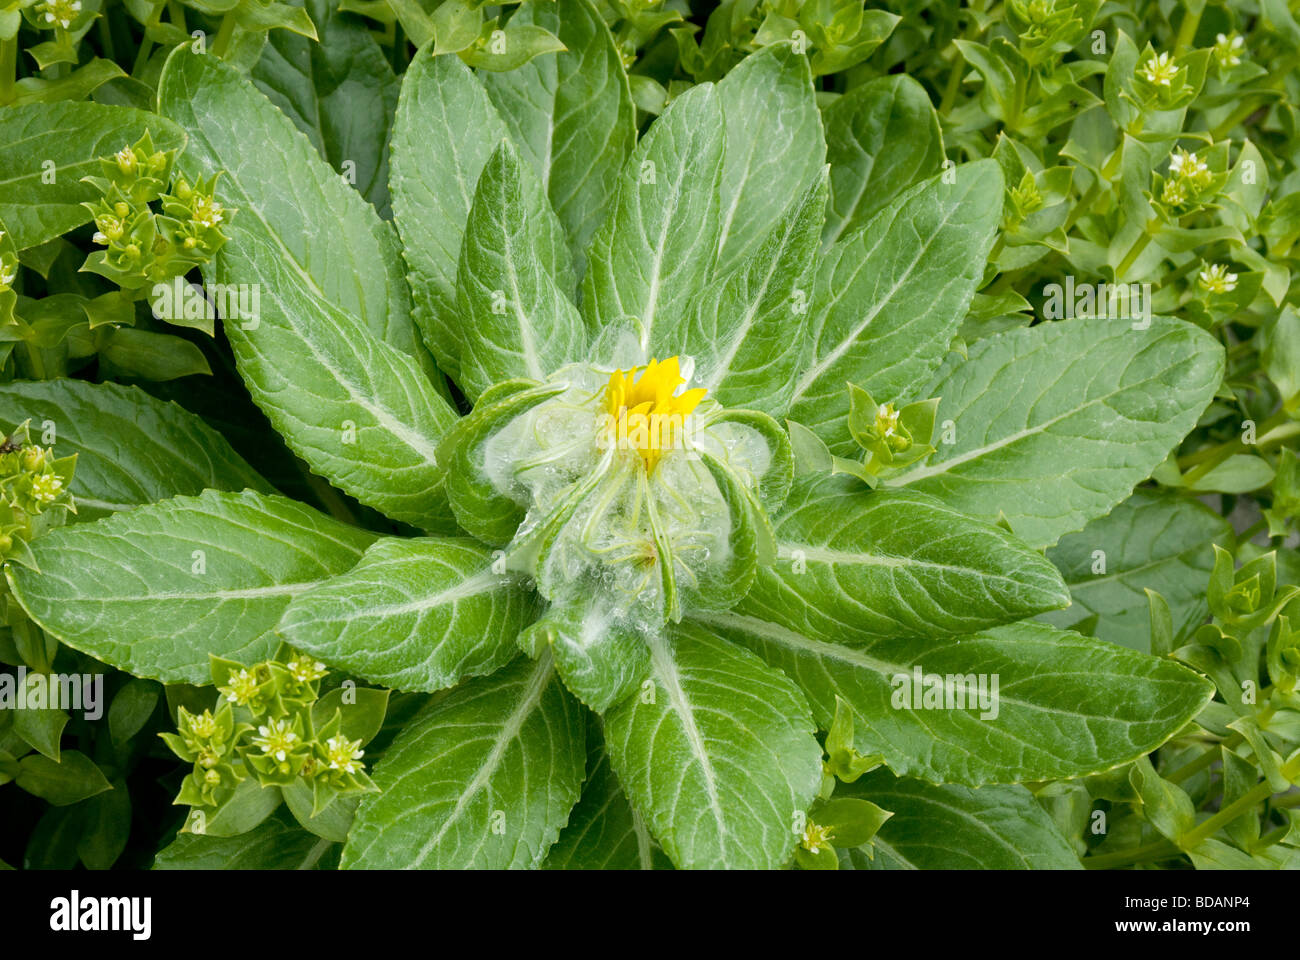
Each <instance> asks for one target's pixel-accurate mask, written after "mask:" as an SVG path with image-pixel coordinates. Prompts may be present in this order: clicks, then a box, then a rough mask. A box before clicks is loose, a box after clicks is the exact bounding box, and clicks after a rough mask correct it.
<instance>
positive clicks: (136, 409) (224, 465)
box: [0, 379, 272, 520]
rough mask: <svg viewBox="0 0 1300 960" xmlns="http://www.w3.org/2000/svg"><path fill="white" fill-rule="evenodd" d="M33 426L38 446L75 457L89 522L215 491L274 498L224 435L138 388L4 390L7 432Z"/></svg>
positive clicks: (64, 384) (77, 385)
mask: <svg viewBox="0 0 1300 960" xmlns="http://www.w3.org/2000/svg"><path fill="white" fill-rule="evenodd" d="M28 419H30V420H31V421H32V424H31V431H32V440H33V442H37V443H42V444H45V445H47V446H52V447H54V450H55V452H56V453H57V454H58V455H59V456H61V457H62V456H69V455H72V454H76V456H77V471H76V475H75V477H74V479H73V482H72V494H73V498H74V499H75V501H76V504H77V515H78V517H79V518H80V519H83V520H93V519H95V518H96V517H99V516H103V515H105V514H107V513H112V512H115V511H118V510H129V509H131V508H132V507H136V506H139V505H140V504H143V503H153V502H154V501H155V500H165V499H166V498H168V497H173V496H177V495H178V494H191V495H193V494H199V493H202V492H203V491H204V490H205V489H209V488H216V489H218V490H243V489H244V488H245V487H247V488H250V489H253V490H257V491H258V492H259V493H270V492H272V489H271V487H270V485H269V484H267V482H266V481H265V480H263V479H262V478H261V477H259V476H258V475H257V473H256V472H255V471H254V470H253V468H252V467H250V466H249V465H248V464H247V463H245V462H244V459H243V458H242V457H240V456H239V454H237V453H235V451H234V450H232V449H231V448H230V444H229V443H227V442H226V439H225V438H224V437H223V436H221V434H219V433H217V432H216V431H215V430H213V429H212V428H211V427H209V426H208V425H207V424H206V423H204V422H203V420H202V419H200V418H199V417H196V416H195V415H194V414H192V413H190V412H189V411H188V410H185V409H184V408H182V407H180V406H178V405H177V404H175V403H168V402H165V401H162V400H158V399H155V398H154V397H152V396H150V395H149V394H147V393H145V392H144V391H143V390H141V389H140V388H139V387H127V386H122V385H120V384H116V383H87V382H86V381H84V380H70V379H59V380H43V381H32V382H15V383H7V384H4V385H3V386H0V424H3V425H4V428H5V429H12V427H13V426H15V425H17V424H19V423H22V422H23V421H24V420H28ZM46 436H48V438H49V439H48V441H46V439H45V437H46Z"/></svg>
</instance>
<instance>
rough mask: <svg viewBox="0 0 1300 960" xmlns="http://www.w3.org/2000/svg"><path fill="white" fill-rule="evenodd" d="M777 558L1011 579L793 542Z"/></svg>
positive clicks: (779, 549)
mask: <svg viewBox="0 0 1300 960" xmlns="http://www.w3.org/2000/svg"><path fill="white" fill-rule="evenodd" d="M776 547H777V556H778V557H780V559H782V560H792V559H794V555H795V553H796V552H798V553H800V554H802V559H804V560H815V561H817V562H819V563H840V564H845V565H855V566H873V567H902V568H904V569H906V568H908V567H924V568H926V569H929V570H950V571H952V572H953V573H969V574H974V575H975V576H978V577H985V578H988V579H998V580H1003V579H1012V578H1010V577H1002V576H998V575H997V574H992V573H989V572H988V571H985V570H975V569H972V568H971V567H955V566H953V565H952V564H949V563H932V562H930V561H926V560H915V559H911V558H908V557H890V556H884V555H880V554H873V553H848V552H846V551H843V550H832V549H830V548H829V547H818V546H813V545H812V544H809V543H796V542H793V541H788V540H782V541H780V542H778V543H777V545H776Z"/></svg>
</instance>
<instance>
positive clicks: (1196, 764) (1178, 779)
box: [1165, 733, 1243, 783]
mask: <svg viewBox="0 0 1300 960" xmlns="http://www.w3.org/2000/svg"><path fill="white" fill-rule="evenodd" d="M1242 739H1243V738H1242V736H1241V734H1239V733H1234V734H1232V736H1230V737H1226V738H1224V740H1223V742H1222V743H1220V744H1219V745H1218V746H1219V747H1227V748H1228V749H1229V750H1231V749H1232V748H1233V747H1235V746H1236V745H1237V744H1239V743H1241V741H1242ZM1220 753H1221V751H1220V750H1216V749H1214V748H1211V749H1209V750H1206V751H1205V752H1204V753H1203V754H1201V755H1200V756H1199V757H1197V758H1196V759H1195V760H1193V761H1191V762H1190V763H1185V764H1183V765H1182V766H1181V767H1179V768H1178V769H1177V770H1175V771H1174V772H1173V773H1169V774H1166V775H1165V779H1166V780H1168V781H1169V782H1170V783H1182V782H1183V781H1184V780H1186V779H1187V778H1188V777H1190V776H1192V775H1193V774H1195V773H1200V772H1201V771H1202V770H1205V769H1206V768H1208V767H1210V766H1213V764H1214V761H1216V760H1218V759H1219V756H1220Z"/></svg>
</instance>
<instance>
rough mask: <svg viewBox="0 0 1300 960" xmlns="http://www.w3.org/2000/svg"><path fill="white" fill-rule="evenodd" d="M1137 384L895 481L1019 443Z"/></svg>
mask: <svg viewBox="0 0 1300 960" xmlns="http://www.w3.org/2000/svg"><path fill="white" fill-rule="evenodd" d="M1136 386H1137V384H1129V385H1128V386H1124V387H1118V388H1116V389H1115V390H1112V391H1111V392H1110V393H1106V394H1102V395H1101V396H1100V397H1094V398H1093V399H1091V400H1089V401H1088V402H1087V403H1084V404H1081V405H1080V406H1077V407H1073V408H1071V409H1069V410H1066V411H1065V412H1064V413H1058V414H1057V415H1056V416H1054V417H1051V418H1050V419H1047V420H1044V421H1043V422H1042V423H1039V424H1035V425H1034V426H1032V427H1025V428H1024V429H1023V430H1017V431H1016V432H1015V433H1010V434H1007V435H1006V436H1005V437H1002V438H1001V439H1000V440H996V441H994V442H993V443H989V444H985V445H984V446H982V447H976V448H974V449H973V450H967V451H966V452H965V453H962V454H958V455H957V456H955V457H950V458H948V459H947V460H941V461H939V462H938V463H935V464H932V465H930V466H928V467H915V468H913V469H911V470H908V471H906V472H904V473H902V474H899V475H898V476H897V477H895V478H894V481H893V482H894V483H895V484H896V485H898V486H905V485H906V484H909V483H914V482H916V481H917V480H924V479H925V478H926V477H933V476H936V475H938V474H941V473H947V472H948V471H949V470H951V469H952V468H953V467H958V466H961V465H962V464H963V463H966V462H967V461H970V460H974V459H976V458H977V457H982V456H984V455H985V454H986V453H992V452H993V451H995V450H1001V449H1002V448H1003V447H1006V446H1010V445H1011V444H1013V443H1018V442H1019V441H1021V440H1024V439H1025V438H1026V437H1032V436H1036V435H1037V434H1040V433H1043V432H1045V431H1046V430H1047V429H1048V428H1049V427H1054V426H1056V424H1058V423H1060V422H1061V421H1062V420H1065V419H1068V418H1069V417H1073V416H1075V415H1076V414H1079V413H1082V412H1083V411H1084V410H1087V409H1088V408H1089V407H1091V406H1095V405H1096V404H1098V403H1103V402H1105V401H1107V400H1109V399H1110V398H1111V397H1114V396H1118V395H1119V394H1121V393H1125V392H1127V391H1129V390H1132V389H1134V387H1136Z"/></svg>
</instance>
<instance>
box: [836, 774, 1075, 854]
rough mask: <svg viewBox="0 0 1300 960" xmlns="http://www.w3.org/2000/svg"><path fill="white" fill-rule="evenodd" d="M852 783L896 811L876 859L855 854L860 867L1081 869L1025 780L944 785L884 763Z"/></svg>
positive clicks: (877, 842)
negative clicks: (898, 774)
mask: <svg viewBox="0 0 1300 960" xmlns="http://www.w3.org/2000/svg"><path fill="white" fill-rule="evenodd" d="M845 789H846V791H848V792H851V793H852V794H854V795H855V796H860V797H864V798H866V799H869V800H871V801H873V802H874V803H878V804H880V805H881V806H882V807H884V808H885V809H886V810H890V811H892V812H893V814H894V815H893V816H892V817H890V818H889V819H888V820H887V821H885V823H884V825H883V826H882V827H881V828H880V832H879V833H877V834H876V836H875V838H874V839H873V840H872V845H873V846H874V847H875V859H874V860H868V859H867V858H866V857H865V856H863V855H861V854H858V853H856V852H855V853H854V854H852V855H851V859H852V861H853V863H854V866H856V867H857V868H858V869H876V870H882V869H883V870H900V869H901V870H1078V869H1081V864H1080V863H1079V858H1078V857H1076V856H1075V854H1074V851H1073V850H1071V849H1070V844H1069V842H1068V841H1067V840H1066V839H1065V837H1063V836H1062V835H1061V832H1060V830H1059V829H1058V828H1057V826H1056V824H1055V823H1053V822H1052V818H1051V817H1050V816H1049V815H1048V814H1047V812H1046V811H1045V810H1044V809H1043V808H1042V807H1041V806H1039V804H1038V801H1037V800H1035V799H1034V795H1033V794H1031V793H1030V792H1029V791H1028V790H1026V789H1025V788H1024V787H1021V786H1004V787H981V788H979V789H976V790H972V789H971V788H969V787H960V786H955V785H949V786H942V787H936V786H932V785H931V784H928V783H923V782H922V781H920V780H905V779H895V778H894V777H893V776H891V775H890V774H889V773H888V772H887V771H885V770H881V771H878V772H876V773H873V774H869V775H867V776H865V777H863V778H862V779H861V780H859V781H858V782H857V783H856V784H854V785H853V786H852V787H850V788H845ZM837 795H838V791H837Z"/></svg>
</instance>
